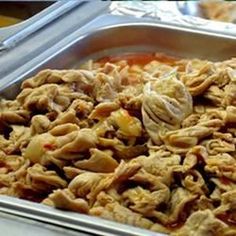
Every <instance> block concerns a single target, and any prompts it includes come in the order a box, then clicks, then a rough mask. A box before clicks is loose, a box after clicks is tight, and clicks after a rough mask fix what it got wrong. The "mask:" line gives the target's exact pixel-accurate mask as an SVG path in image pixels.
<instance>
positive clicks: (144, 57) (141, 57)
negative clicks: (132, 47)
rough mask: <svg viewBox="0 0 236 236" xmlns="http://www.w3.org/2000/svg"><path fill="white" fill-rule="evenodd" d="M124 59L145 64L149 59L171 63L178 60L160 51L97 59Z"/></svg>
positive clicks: (115, 60)
mask: <svg viewBox="0 0 236 236" xmlns="http://www.w3.org/2000/svg"><path fill="white" fill-rule="evenodd" d="M122 60H126V61H127V63H128V64H129V65H134V64H138V65H146V64H148V63H149V62H151V61H154V60H156V61H159V62H162V63H166V64H169V65H172V64H174V63H175V62H176V60H178V58H175V57H171V56H166V55H165V54H162V53H130V54H123V55H117V56H107V57H103V58H101V59H99V60H98V62H100V63H106V62H111V63H116V62H118V61H122Z"/></svg>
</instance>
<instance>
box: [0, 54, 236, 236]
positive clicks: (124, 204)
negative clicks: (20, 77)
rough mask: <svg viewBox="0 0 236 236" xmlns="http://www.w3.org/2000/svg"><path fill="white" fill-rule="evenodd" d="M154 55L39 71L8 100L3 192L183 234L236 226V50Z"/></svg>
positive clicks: (1, 106) (0, 123) (225, 231)
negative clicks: (216, 57)
mask: <svg viewBox="0 0 236 236" xmlns="http://www.w3.org/2000/svg"><path fill="white" fill-rule="evenodd" d="M158 55H159V56H158ZM158 55H156V57H153V56H151V57H149V58H152V60H149V61H145V60H146V59H145V60H144V59H143V58H142V57H140V56H138V57H137V56H136V57H137V58H136V57H133V56H131V57H127V58H126V57H124V58H123V59H122V58H120V59H119V60H112V59H111V60H109V58H108V59H106V60H101V61H98V62H92V61H89V62H88V63H86V64H85V65H84V66H83V67H82V68H83V69H77V70H61V71H60V70H45V71H41V72H40V73H38V74H37V75H36V76H34V77H32V78H30V79H28V80H25V81H24V82H23V84H22V91H21V92H20V94H19V95H18V96H17V97H16V99H15V100H13V101H11V100H4V99H2V100H1V101H0V194H4V195H10V196H14V197H18V198H22V199H27V200H31V201H35V202H42V203H44V204H47V205H50V206H54V207H57V208H61V209H65V210H71V211H76V212H79V213H86V214H90V215H92V216H99V217H102V218H105V219H108V220H114V221H118V222H120V223H126V224H130V225H134V226H139V227H142V228H145V229H149V230H153V231H157V232H163V233H170V234H172V235H176V236H177V235H183V236H184V235H186V236H187V235H190V236H191V235H193V236H194V235H196V236H205V235H212V236H213V235H228V236H229V235H236V231H235V228H234V226H235V225H236V206H235V199H236V148H235V144H236V127H235V125H236V59H231V60H228V61H224V62H216V63H213V62H209V61H203V60H198V59H193V60H182V59H181V60H180V59H173V58H171V59H170V58H169V59H168V57H167V58H166V57H165V56H163V55H162V56H160V54H158ZM130 59H131V60H130ZM135 59H137V60H135ZM78 217H79V216H78Z"/></svg>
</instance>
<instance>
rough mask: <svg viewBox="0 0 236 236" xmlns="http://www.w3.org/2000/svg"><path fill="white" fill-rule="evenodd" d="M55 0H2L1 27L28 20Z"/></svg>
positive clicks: (0, 7)
mask: <svg viewBox="0 0 236 236" xmlns="http://www.w3.org/2000/svg"><path fill="white" fill-rule="evenodd" d="M54 2H55V1H43V2H42V1H22V2H19V1H12V2H9V1H1V2H0V27H7V26H10V25H14V24H17V23H19V22H21V21H24V20H27V19H29V18H30V17H32V16H34V15H36V14H37V13H39V12H40V11H42V10H43V9H45V8H47V7H49V6H50V5H52V4H53V3H54Z"/></svg>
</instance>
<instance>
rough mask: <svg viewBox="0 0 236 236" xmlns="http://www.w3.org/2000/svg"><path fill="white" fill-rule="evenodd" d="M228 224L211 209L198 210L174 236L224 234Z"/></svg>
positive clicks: (219, 235)
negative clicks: (219, 218)
mask: <svg viewBox="0 0 236 236" xmlns="http://www.w3.org/2000/svg"><path fill="white" fill-rule="evenodd" d="M227 227H228V226H227V225H226V224H225V223H224V222H222V221H220V220H218V219H217V218H216V217H215V216H214V215H213V213H212V212H211V211H210V210H204V211H197V212H195V213H193V214H192V215H191V216H190V217H189V218H188V219H187V221H186V223H185V225H184V226H183V227H182V228H181V229H180V230H179V231H177V232H176V233H173V234H171V235H173V236H200V235H201V236H222V235H225V234H224V232H225V231H226V230H227Z"/></svg>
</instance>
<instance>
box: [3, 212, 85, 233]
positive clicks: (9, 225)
mask: <svg viewBox="0 0 236 236" xmlns="http://www.w3.org/2000/svg"><path fill="white" fill-rule="evenodd" d="M0 235H2V236H88V234H84V233H80V232H74V231H71V230H67V229H65V228H59V227H55V226H52V225H48V224H45V223H41V222H37V221H33V220H29V219H23V218H20V217H16V216H10V215H8V214H5V213H0Z"/></svg>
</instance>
